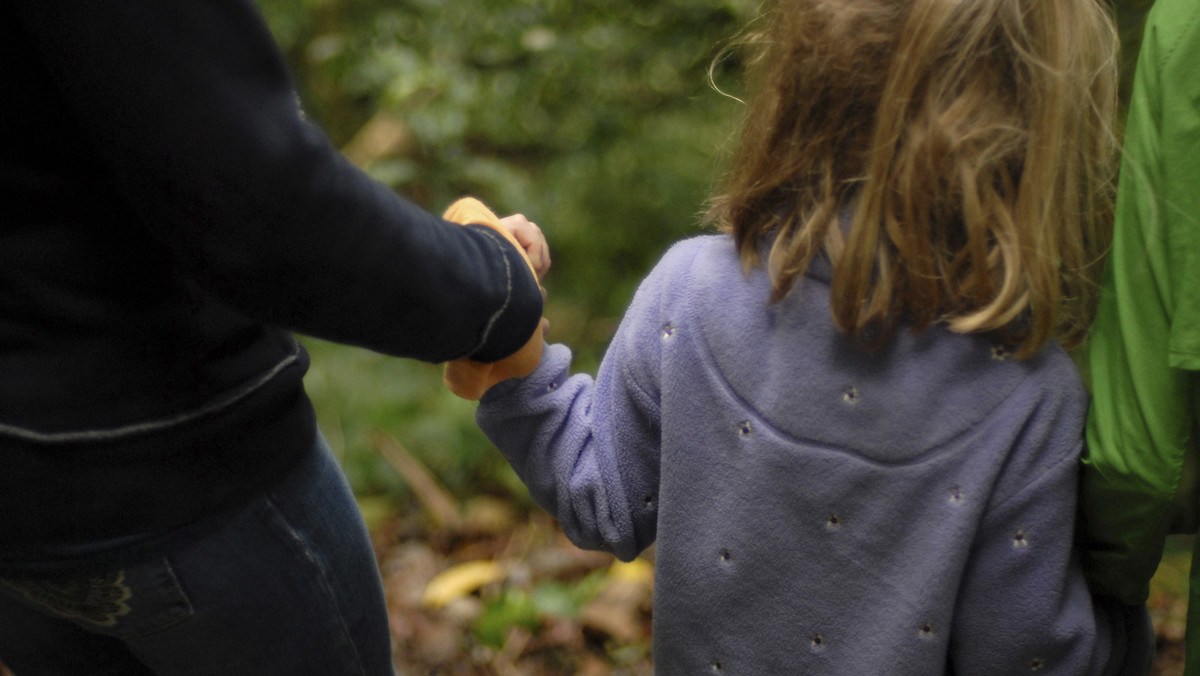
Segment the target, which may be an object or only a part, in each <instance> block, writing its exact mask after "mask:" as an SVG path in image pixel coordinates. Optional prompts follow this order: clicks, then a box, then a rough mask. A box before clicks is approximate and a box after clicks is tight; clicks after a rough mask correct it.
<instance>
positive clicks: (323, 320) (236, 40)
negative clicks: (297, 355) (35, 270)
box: [10, 0, 541, 361]
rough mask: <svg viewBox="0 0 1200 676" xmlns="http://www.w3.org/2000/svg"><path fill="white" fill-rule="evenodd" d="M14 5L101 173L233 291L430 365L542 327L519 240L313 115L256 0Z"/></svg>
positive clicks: (216, 283)
mask: <svg viewBox="0 0 1200 676" xmlns="http://www.w3.org/2000/svg"><path fill="white" fill-rule="evenodd" d="M10 11H12V12H13V13H15V15H16V16H17V20H18V21H19V22H20V26H21V29H22V30H23V31H24V32H25V33H26V34H27V35H28V36H29V39H30V42H31V43H32V44H33V46H34V48H35V50H36V52H37V54H38V58H39V59H40V60H41V63H42V64H43V66H44V68H45V70H46V75H47V77H49V78H50V79H51V80H52V81H53V83H54V85H55V87H56V89H57V90H58V92H59V94H60V96H61V98H62V100H63V102H64V105H65V106H66V107H67V108H68V109H69V111H70V113H71V115H72V118H73V119H74V120H76V121H77V122H78V124H79V125H80V126H81V127H82V129H81V131H82V133H83V134H84V136H85V137H86V138H87V139H88V141H89V142H90V145H91V148H90V149H89V150H90V152H91V153H93V154H94V155H95V156H97V157H98V158H100V160H101V162H102V163H103V166H104V168H105V172H106V173H105V174H103V175H98V176H97V177H96V180H97V181H104V182H111V184H112V186H111V189H112V190H114V191H116V192H117V193H118V194H120V195H121V196H122V198H123V200H124V201H125V202H126V203H127V204H128V205H129V208H130V209H131V211H132V213H133V214H134V215H135V217H136V218H137V219H138V220H139V221H140V222H141V223H142V224H144V226H145V228H146V229H147V231H148V232H149V234H150V236H151V237H152V238H154V239H155V240H157V241H158V242H159V243H160V244H161V245H162V246H163V247H165V248H166V250H167V251H169V253H170V255H171V257H172V259H173V262H174V263H176V264H177V265H178V266H180V268H181V269H182V270H183V271H184V273H185V274H186V275H187V276H189V277H190V278H192V279H193V280H195V282H196V283H197V284H198V285H199V286H200V287H201V288H203V289H204V290H206V291H207V292H209V293H211V294H213V295H215V296H216V297H218V298H219V299H221V300H222V301H223V302H225V303H227V304H228V305H230V306H232V307H234V308H236V309H238V310H239V311H241V312H243V313H244V314H246V315H247V316H250V317H253V318H255V319H258V320H260V321H264V322H267V323H272V324H276V325H279V326H283V327H286V328H290V329H294V330H298V331H301V332H304V333H308V334H312V335H316V336H319V337H322V338H327V339H331V340H336V341H340V342H346V343H351V344H356V345H361V346H365V347H369V348H372V349H375V350H378V351H381V352H385V353H389V354H396V355H403V356H411V357H417V358H420V359H425V360H429V361H443V360H447V359H452V358H457V357H461V356H464V355H471V356H474V357H475V358H477V359H480V360H484V361H488V360H494V359H498V358H500V357H503V356H505V355H507V354H509V353H511V352H513V351H515V350H516V349H517V348H519V347H520V346H521V345H522V344H524V342H525V341H526V339H527V338H528V337H529V336H530V335H531V334H532V332H533V331H534V329H535V328H536V326H537V323H538V320H539V318H540V314H541V295H540V292H539V291H538V289H537V282H536V280H535V279H533V275H532V274H531V273H530V272H529V271H528V270H527V269H526V268H525V266H524V265H523V264H522V262H521V258H520V255H519V253H518V252H517V251H515V250H512V247H511V246H509V245H508V244H507V243H505V242H503V241H502V240H501V239H499V238H497V237H493V236H491V235H490V234H489V233H488V232H486V231H484V229H482V228H461V227H458V226H454V225H451V224H448V223H446V222H444V221H443V220H441V219H439V218H437V217H434V216H432V215H430V214H428V213H426V212H424V211H422V210H421V209H418V208H417V207H415V206H414V205H412V204H410V203H408V202H406V201H404V200H402V199H400V198H399V197H397V196H396V195H394V194H393V193H392V192H391V191H390V190H388V189H387V188H386V187H385V186H383V185H381V184H379V183H376V182H374V181H372V180H371V179H369V178H368V177H367V176H366V175H365V174H364V173H362V172H361V171H359V170H358V169H356V168H355V167H353V166H352V165H351V164H350V163H349V162H348V161H346V160H345V159H344V158H343V157H342V156H341V155H340V153H339V152H338V151H337V150H336V149H335V148H334V147H332V145H331V144H330V143H329V141H328V140H327V138H326V137H325V135H324V134H323V133H322V132H321V131H320V130H319V129H317V128H316V127H315V126H314V125H312V124H310V123H309V122H308V121H306V120H305V119H304V116H303V114H302V112H301V110H300V107H299V104H298V100H297V96H296V92H295V90H294V88H293V86H292V83H291V80H290V78H289V76H288V73H287V70H286V67H285V65H284V63H283V59H282V56H281V55H280V54H279V52H278V49H277V47H276V46H275V44H274V41H273V40H272V38H271V36H270V34H269V33H268V31H267V29H266V26H265V25H264V23H263V21H262V19H261V17H260V16H259V14H258V12H257V10H256V9H255V7H254V6H253V4H252V3H251V2H250V1H249V0H229V1H226V2H209V1H204V0H180V1H178V2H174V1H173V2H158V1H156V0H128V1H123V2H117V3H97V2H86V3H80V2H71V1H70V0H45V1H44V2H31V3H14V4H13V6H12V8H11V10H10Z"/></svg>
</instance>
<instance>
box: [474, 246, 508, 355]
mask: <svg viewBox="0 0 1200 676" xmlns="http://www.w3.org/2000/svg"><path fill="white" fill-rule="evenodd" d="M477 231H478V232H481V233H483V234H484V235H487V237H488V239H489V240H491V241H492V243H494V244H495V245H496V248H497V250H498V251H499V252H500V257H501V259H502V260H503V261H504V274H505V275H506V280H505V281H506V284H507V287H506V288H505V292H504V302H503V303H501V305H500V308H499V309H498V310H496V311H495V312H494V313H492V316H491V317H489V318H488V321H487V323H486V324H484V326H483V334H482V335H481V336H480V339H479V342H478V343H476V344H475V347H474V348H473V349H472V350H471V352H470V354H475V353H476V352H478V351H479V350H481V349H483V346H484V345H486V344H487V341H488V338H490V337H491V334H492V328H493V327H494V326H495V325H496V322H498V321H499V320H500V317H501V316H502V315H503V314H504V311H505V310H507V309H508V306H509V303H511V302H512V295H513V272H512V263H511V262H510V261H509V260H508V254H507V253H506V251H505V249H504V247H506V246H511V244H509V243H508V240H504V241H503V242H502V241H500V240H501V239H502V238H501V236H500V235H499V233H496V232H494V231H492V230H491V229H490V228H488V227H487V226H481V227H480V228H479V229H478V230H477Z"/></svg>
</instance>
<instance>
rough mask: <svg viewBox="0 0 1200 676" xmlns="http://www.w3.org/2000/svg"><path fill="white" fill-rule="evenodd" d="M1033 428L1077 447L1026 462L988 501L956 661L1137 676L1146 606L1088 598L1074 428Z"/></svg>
mask: <svg viewBox="0 0 1200 676" xmlns="http://www.w3.org/2000/svg"><path fill="white" fill-rule="evenodd" d="M1075 419H1076V420H1077V421H1079V422H1082V421H1081V420H1079V416H1078V415H1076V416H1075ZM1053 427H1058V425H1044V426H1043V427H1042V429H1043V430H1046V429H1051V428H1053ZM1073 429H1074V430H1078V429H1079V427H1078V426H1076V427H1073ZM1038 432H1039V430H1038V426H1037V424H1036V423H1035V424H1028V425H1027V426H1026V429H1025V431H1024V433H1023V436H1024V437H1025V443H1027V444H1033V445H1040V446H1047V445H1048V446H1049V447H1050V448H1054V447H1055V446H1057V447H1059V448H1062V449H1063V450H1064V451H1067V450H1071V451H1073V452H1071V453H1069V454H1064V453H1055V454H1053V455H1056V456H1057V457H1058V460H1057V461H1055V462H1053V464H1050V465H1048V466H1046V465H1043V464H1041V463H1039V464H1038V466H1037V467H1034V466H1032V465H1031V466H1029V467H1027V468H1025V469H1027V470H1029V471H1025V472H1024V474H1025V476H1023V477H1017V479H1018V481H1023V482H1024V485H1023V486H1021V487H1020V488H1019V490H1016V491H1013V492H1011V493H1008V494H1004V493H1003V492H1000V493H998V494H997V495H996V496H994V497H993V499H992V501H991V502H990V503H989V504H988V506H987V509H986V510H985V512H984V515H983V519H982V522H981V524H980V528H979V531H978V533H977V536H976V540H975V543H974V545H973V547H972V549H971V553H970V558H969V560H968V563H967V566H966V568H965V569H964V574H963V581H962V584H961V586H960V589H959V598H958V600H957V603H956V607H955V612H954V617H955V623H954V627H953V630H952V631H953V636H952V638H951V647H950V651H951V652H950V662H951V664H952V665H953V669H952V671H953V672H954V673H955V674H960V675H963V676H969V675H978V676H983V675H985V674H995V675H997V676H1000V675H1002V674H1016V673H1024V672H1033V671H1036V672H1039V673H1046V674H1064V675H1065V674H1076V675H1083V674H1105V675H1115V674H1121V675H1124V676H1143V675H1144V674H1146V673H1148V672H1149V667H1150V662H1151V660H1152V658H1153V636H1154V634H1153V630H1152V629H1150V628H1148V627H1149V615H1148V613H1147V611H1146V608H1145V606H1144V605H1139V606H1131V607H1124V606H1122V605H1121V604H1119V603H1116V602H1113V601H1112V600H1111V599H1110V600H1106V601H1101V600H1098V599H1095V598H1093V597H1092V595H1091V593H1090V591H1089V589H1088V586H1087V583H1086V581H1085V579H1084V576H1083V572H1082V570H1081V567H1080V562H1079V558H1078V555H1077V553H1076V551H1075V549H1074V547H1073V542H1072V535H1073V531H1074V522H1075V500H1076V495H1077V492H1076V488H1077V485H1078V451H1079V448H1080V445H1081V441H1080V440H1079V437H1078V432H1077V431H1076V433H1075V434H1073V435H1072V438H1071V439H1066V438H1064V437H1063V436H1062V435H1058V436H1055V434H1054V433H1053V432H1051V433H1050V434H1045V435H1039V434H1038ZM1019 465H1020V463H1019V462H1018V463H1013V462H1012V461H1011V460H1010V462H1009V466H1010V469H1011V470H1014V471H1012V472H1010V473H1011V474H1021V473H1022V469H1020V468H1019Z"/></svg>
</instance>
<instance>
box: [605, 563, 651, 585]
mask: <svg viewBox="0 0 1200 676" xmlns="http://www.w3.org/2000/svg"><path fill="white" fill-rule="evenodd" d="M608 577H609V578H610V579H613V580H622V581H625V582H645V583H650V582H653V581H654V566H652V565H650V564H649V563H648V562H646V561H645V560H643V559H634V560H632V561H629V562H628V563H626V562H625V561H615V562H613V565H612V567H611V568H609V569H608Z"/></svg>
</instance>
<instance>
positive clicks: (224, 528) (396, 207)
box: [0, 0, 541, 676]
mask: <svg viewBox="0 0 1200 676" xmlns="http://www.w3.org/2000/svg"><path fill="white" fill-rule="evenodd" d="M0 92H3V95H0V120H3V123H2V124H0V660H2V661H4V662H6V663H7V664H8V665H9V666H10V667H11V668H13V669H14V670H15V671H17V673H19V674H21V676H34V675H35V674H41V673H53V674H67V673H81V674H82V673H86V674H107V673H112V674H127V673H159V674H167V673H183V672H185V671H186V673H189V674H210V673H212V674H217V673H220V674H242V673H245V674H273V673H279V674H285V673H286V674H305V673H320V674H334V673H336V674H342V673H356V674H357V673H364V674H378V673H390V669H391V666H390V659H389V651H388V645H389V636H388V631H387V623H386V616H385V609H384V606H383V599H382V593H381V591H380V584H379V577H378V571H377V570H376V569H375V566H374V560H373V558H372V557H371V554H370V548H369V543H368V542H367V540H366V534H365V530H364V529H363V528H362V523H361V519H360V518H359V516H358V513H357V511H356V510H355V508H354V504H353V499H352V496H351V495H350V494H349V491H348V490H347V489H346V486H345V480H344V478H343V477H342V476H341V474H340V471H339V469H338V468H337V466H336V464H335V463H334V462H333V461H332V459H331V458H330V457H329V453H328V449H327V447H325V445H324V443H323V441H322V440H321V439H320V435H319V433H318V432H317V431H316V426H315V423H314V418H313V413H312V408H311V406H310V404H309V401H308V399H307V397H306V395H305V393H304V390H303V384H302V376H303V374H304V372H305V369H306V367H307V355H306V354H305V352H304V350H303V349H302V348H301V347H300V346H299V345H298V344H297V343H296V341H295V340H294V339H293V338H292V336H291V334H290V331H298V332H302V333H305V334H310V335H314V336H319V337H322V338H325V339H329V340H335V341H339V342H343V343H349V344H353V345H359V346H363V347H366V348H369V349H372V350H377V351H380V352H383V353H386V354H390V355H396V356H402V357H412V358H417V359H422V360H426V361H431V362H439V361H445V360H449V359H455V358H459V357H463V356H471V357H473V358H475V359H478V360H481V361H490V360H496V359H499V358H502V357H504V356H506V355H508V354H510V353H512V352H513V351H515V350H517V349H518V348H519V347H520V346H521V345H523V344H524V343H525V342H526V340H527V339H528V338H529V336H530V335H531V334H532V332H533V331H534V330H535V327H536V326H537V324H538V320H539V317H540V314H541V295H540V292H539V290H538V287H537V281H536V279H534V277H533V275H531V274H530V272H529V270H528V268H527V267H526V265H525V264H524V262H523V261H522V259H521V254H520V252H518V251H517V250H516V249H515V248H514V247H512V246H511V245H509V244H507V243H506V242H505V241H504V240H503V238H501V237H500V236H498V235H497V234H496V233H495V232H494V231H491V230H489V229H487V228H483V227H478V226H468V227H461V226H457V225H453V224H449V223H446V222H445V221H443V220H441V219H439V218H436V217H434V216H432V215H430V214H428V213H426V212H424V211H422V210H420V209H418V208H416V207H415V206H413V205H412V204H409V203H407V202H405V201H404V200H402V199H400V198H398V197H396V196H395V195H394V194H393V193H391V192H390V191H389V190H387V189H386V188H385V187H383V186H381V185H379V184H377V183H375V182H373V181H371V180H370V179H368V178H367V177H366V176H365V175H364V174H363V173H361V172H360V171H358V170H356V169H355V168H354V167H352V166H351V165H350V164H349V163H347V162H346V161H345V160H344V159H343V158H342V157H341V156H340V154H339V153H338V152H337V151H336V149H334V148H333V147H331V145H330V144H329V142H328V140H327V139H326V137H325V136H324V135H323V134H322V133H321V132H320V131H319V130H318V129H317V128H315V127H314V126H313V125H311V124H310V123H308V122H307V121H305V120H304V118H303V115H302V114H301V112H300V110H299V107H298V104H297V98H296V94H295V91H294V88H293V87H292V84H291V82H290V80H289V78H288V75H287V72H286V68H285V66H284V64H283V61H282V58H281V56H280V54H279V53H278V50H277V48H276V46H275V44H274V42H273V41H272V40H271V37H270V35H269V33H268V32H267V30H266V28H265V26H264V24H263V22H262V20H261V17H260V16H259V15H258V13H257V11H256V9H255V8H254V6H253V5H252V4H251V2H250V1H249V0H221V1H202V0H172V1H170V2H161V1H158V0H122V1H121V2H114V3H99V2H87V3H84V2H73V1H71V0H37V1H36V2H23V3H18V2H6V3H4V4H3V5H0ZM518 227H519V228H520V229H521V230H523V231H526V232H534V233H535V234H536V228H532V226H531V225H530V224H528V222H527V221H523V220H520V219H519V220H518ZM530 228H532V229H530Z"/></svg>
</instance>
